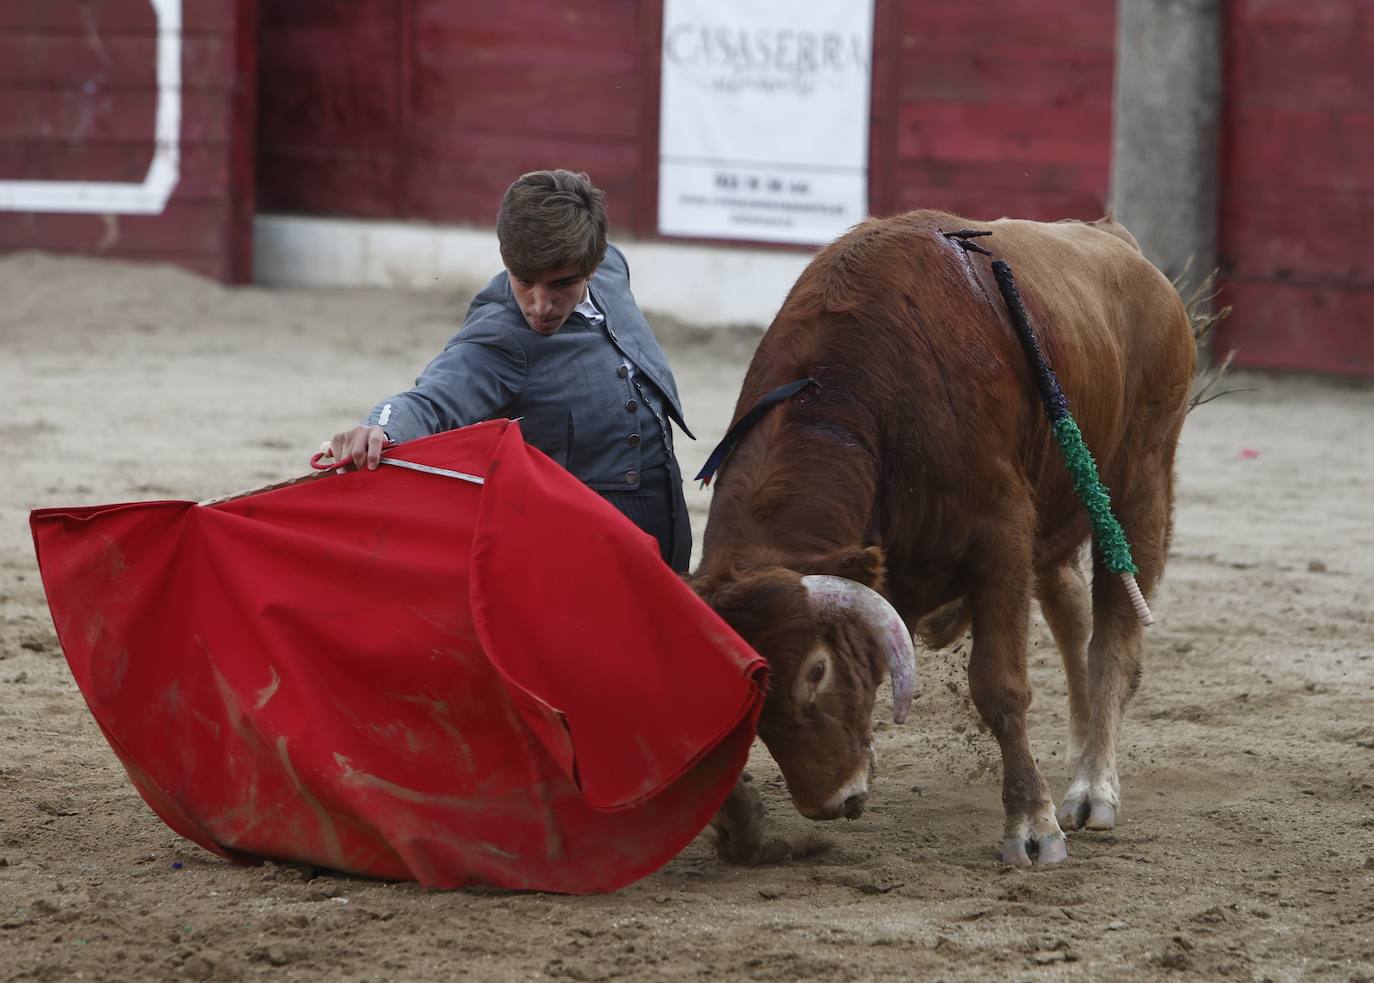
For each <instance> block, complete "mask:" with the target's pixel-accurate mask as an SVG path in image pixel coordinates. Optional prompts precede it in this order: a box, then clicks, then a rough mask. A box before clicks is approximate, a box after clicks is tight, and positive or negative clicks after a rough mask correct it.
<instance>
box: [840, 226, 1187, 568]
mask: <svg viewBox="0 0 1374 983" xmlns="http://www.w3.org/2000/svg"><path fill="white" fill-rule="evenodd" d="M877 224H878V226H879V228H880V229H881V231H882V233H883V234H891V232H892V231H893V230H896V231H897V232H898V237H897V238H898V245H897V246H896V247H895V248H896V249H897V250H899V251H900V252H901V253H902V254H903V260H904V261H905V262H906V265H907V267H908V268H909V270H910V271H911V272H910V277H911V279H910V281H909V285H910V286H909V289H910V290H911V291H912V297H913V301H914V303H913V304H912V313H913V317H912V318H911V319H909V320H908V321H907V322H906V323H893V324H891V325H890V327H889V330H892V331H894V332H898V333H903V334H905V335H907V336H909V338H910V346H911V348H910V351H911V358H912V360H913V373H912V377H913V378H914V379H917V380H919V383H918V386H919V389H917V390H913V397H914V399H915V401H916V404H917V410H916V414H917V415H919V417H920V421H919V422H917V420H916V417H915V416H913V418H912V426H913V428H924V430H925V433H926V434H927V440H928V441H938V442H939V444H940V446H941V447H942V448H944V449H945V450H944V452H942V453H940V454H927V455H926V456H925V459H924V460H923V461H922V464H921V474H922V475H923V476H924V478H925V481H926V484H925V485H924V487H926V488H927V489H931V490H933V489H932V479H933V480H934V484H935V485H937V486H938V487H939V488H941V489H942V490H944V492H945V493H946V494H948V491H949V489H959V488H962V489H963V490H964V491H963V493H964V494H969V491H970V490H971V489H970V485H971V484H972V483H973V482H988V483H992V484H997V483H1002V482H1004V481H1005V479H1006V476H1007V474H1008V472H1016V473H1019V474H1020V475H1021V476H1022V477H1024V479H1025V481H1026V482H1027V483H1028V484H1029V485H1030V486H1031V487H1032V488H1033V492H1034V498H1035V502H1036V506H1037V510H1038V520H1039V521H1038V530H1037V533H1038V538H1039V539H1040V540H1041V542H1042V543H1045V544H1051V543H1054V544H1060V543H1062V544H1073V543H1074V542H1076V541H1078V540H1081V538H1082V536H1083V535H1086V531H1087V524H1086V519H1085V514H1084V511H1083V508H1082V506H1081V503H1079V501H1078V499H1077V497H1076V495H1075V494H1074V492H1073V489H1072V484H1071V479H1070V476H1069V474H1068V472H1067V470H1066V469H1065V467H1064V465H1063V461H1062V457H1061V455H1060V452H1059V449H1058V447H1057V445H1056V444H1055V443H1054V440H1053V436H1052V433H1051V430H1050V428H1049V425H1048V422H1047V421H1046V418H1045V414H1044V410H1043V407H1042V404H1041V401H1040V393H1039V391H1038V387H1037V380H1036V376H1035V373H1034V371H1033V368H1032V366H1031V364H1030V361H1029V357H1028V355H1027V354H1026V352H1025V351H1024V350H1023V348H1022V346H1021V342H1020V339H1019V337H1018V336H1017V335H1016V333H1015V330H1014V328H1013V326H1012V324H1011V321H1010V318H1009V316H1008V314H1007V310H1006V305H1005V302H1004V301H1003V299H1002V297H1001V295H1000V292H999V291H998V288H997V285H996V282H995V279H994V278H993V276H992V274H991V263H992V260H993V259H1002V260H1005V261H1006V262H1007V263H1008V264H1009V265H1010V266H1011V268H1012V270H1013V273H1014V276H1015V278H1016V282H1017V286H1018V290H1019V292H1020V294H1021V296H1022V298H1023V299H1024V300H1025V302H1026V307H1027V309H1028V312H1029V314H1030V318H1031V321H1032V323H1033V325H1034V328H1035V331H1036V335H1037V340H1038V341H1039V344H1040V347H1041V349H1042V351H1043V352H1044V354H1045V356H1046V359H1047V360H1048V362H1049V364H1050V366H1051V368H1052V369H1053V370H1054V372H1055V374H1056V376H1057V377H1058V380H1059V382H1060V385H1061V387H1062V389H1063V391H1064V393H1065V395H1066V396H1067V397H1068V400H1069V408H1070V411H1071V412H1072V413H1073V415H1074V418H1075V420H1076V422H1077V423H1078V425H1079V428H1080V429H1081V430H1082V432H1083V435H1084V440H1085V442H1086V443H1087V445H1088V447H1089V449H1090V450H1091V451H1092V453H1093V455H1094V457H1095V458H1096V460H1097V463H1098V467H1099V470H1100V472H1101V475H1102V478H1103V481H1104V482H1105V483H1106V484H1107V486H1108V487H1109V488H1111V487H1117V486H1120V485H1121V483H1123V482H1125V481H1128V480H1130V477H1131V474H1130V472H1131V467H1132V463H1133V462H1135V461H1139V460H1140V459H1141V458H1142V456H1143V453H1144V448H1145V447H1146V445H1152V444H1154V445H1157V444H1159V443H1161V442H1166V441H1173V440H1175V439H1176V437H1177V432H1178V429H1179V427H1180V426H1181V423H1182V420H1183V416H1184V414H1185V413H1186V407H1187V396H1188V391H1189V389H1190V386H1191V380H1192V376H1193V361H1194V342H1193V338H1192V332H1191V328H1190V325H1189V321H1188V316H1187V313H1186V311H1185V310H1184V307H1183V304H1182V302H1181V301H1180V299H1179V297H1178V293H1177V291H1176V290H1175V289H1174V287H1173V285H1172V284H1170V283H1169V281H1168V279H1167V278H1166V277H1165V276H1164V275H1163V274H1162V273H1160V272H1159V270H1158V269H1156V268H1155V267H1154V266H1153V265H1152V264H1151V263H1150V262H1149V261H1148V260H1146V259H1145V258H1144V256H1143V255H1141V253H1140V252H1139V250H1138V249H1137V248H1136V246H1135V243H1134V239H1133V238H1132V237H1131V236H1130V234H1129V233H1128V232H1126V231H1125V230H1124V229H1123V228H1121V227H1120V226H1119V225H1116V224H1115V223H1108V222H1101V223H1082V222H1055V223H1042V222H1030V221H1023V220H1015V219H999V220H997V221H994V222H977V221H973V220H968V219H963V218H961V217H958V216H953V215H948V214H945V213H940V212H913V213H908V214H906V215H902V216H896V217H894V218H892V219H886V220H881V222H880V223H877ZM884 225H886V226H887V227H886V228H883V226H884ZM961 229H972V230H975V231H987V232H991V233H992V234H991V235H990V236H985V237H978V238H976V239H973V240H972V241H973V242H975V243H977V244H978V245H980V246H982V247H983V248H985V249H987V250H988V251H989V252H991V253H992V254H993V256H992V257H988V256H983V255H978V254H975V253H966V252H965V251H964V250H963V249H962V248H961V247H959V246H958V245H957V244H956V243H954V242H952V241H951V240H950V239H949V238H947V237H945V236H944V235H943V233H944V232H949V231H955V230H961ZM862 231H863V230H862V227H861V228H860V229H858V230H855V232H856V233H860V234H862ZM851 234H854V233H851ZM874 288H875V291H878V290H885V289H886V287H885V285H884V284H882V283H875V284H874ZM870 302H871V303H872V304H873V305H875V306H876V305H878V304H879V303H881V302H882V301H881V300H880V299H879V298H878V296H877V295H876V293H875V296H874V297H873V298H871V301H870ZM932 397H937V399H938V401H941V402H944V403H948V404H953V405H952V406H941V407H939V408H938V409H936V408H935V407H933V405H932V402H933V400H932ZM951 448H954V449H958V450H960V451H962V452H963V454H964V456H963V457H962V458H954V457H950V456H949V449H951ZM975 458H976V459H975ZM940 462H943V465H942V464H941V463H940ZM942 470H943V471H944V472H945V473H944V474H943V476H941V475H940V474H939V472H940V471H942ZM975 500H977V506H978V507H986V506H988V504H989V503H986V502H982V501H981V500H979V499H978V495H977V493H974V494H973V495H971V497H969V498H967V499H965V501H966V502H968V503H969V505H970V506H973V505H974V503H975ZM957 510H958V506H957V504H956V505H954V506H953V507H952V508H951V509H947V510H945V511H944V515H945V516H947V517H948V516H950V515H951V514H953V513H955V512H957ZM924 532H925V534H929V533H930V532H931V530H925V531H924ZM937 538H938V535H937ZM1047 548H1048V549H1050V550H1058V549H1060V548H1061V547H1060V546H1059V545H1049V546H1047ZM1063 548H1068V547H1067V546H1064V547H1063ZM1048 559H1050V560H1051V561H1053V560H1054V559H1057V557H1055V558H1048Z"/></svg>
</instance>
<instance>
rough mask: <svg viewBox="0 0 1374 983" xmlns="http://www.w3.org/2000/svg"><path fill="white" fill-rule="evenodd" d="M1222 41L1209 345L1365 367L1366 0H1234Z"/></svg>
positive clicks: (1370, 331)
mask: <svg viewBox="0 0 1374 983" xmlns="http://www.w3.org/2000/svg"><path fill="white" fill-rule="evenodd" d="M1226 46H1227V63H1226V64H1227V67H1226V74H1225V93H1226V95H1225V110H1224V112H1225V131H1224V134H1223V150H1222V168H1221V172H1222V179H1221V223H1220V239H1221V242H1220V251H1221V262H1222V268H1223V270H1224V271H1225V273H1226V281H1225V284H1224V290H1223V293H1222V300H1223V302H1225V303H1230V304H1232V305H1233V312H1232V315H1231V317H1230V318H1229V319H1227V320H1225V321H1223V322H1222V323H1221V324H1220V325H1219V326H1218V338H1217V346H1218V348H1219V350H1222V351H1224V350H1226V349H1230V348H1234V349H1236V352H1237V354H1236V362H1237V363H1238V364H1243V365H1249V366H1256V367H1264V368H1283V369H1306V370H1315V371H1320V372H1332V373H1341V374H1349V375H1364V376H1374V236H1371V234H1370V233H1371V231H1372V230H1374V57H1371V53H1374V4H1370V3H1368V2H1363V0H1362V2H1345V0H1231V2H1230V4H1229V7H1228V19H1227V35H1226Z"/></svg>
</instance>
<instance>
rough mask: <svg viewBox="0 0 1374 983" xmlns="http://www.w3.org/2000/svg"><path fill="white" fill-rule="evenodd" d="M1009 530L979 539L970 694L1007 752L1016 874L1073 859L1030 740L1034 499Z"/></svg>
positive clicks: (1007, 838) (1013, 511) (1008, 834)
mask: <svg viewBox="0 0 1374 983" xmlns="http://www.w3.org/2000/svg"><path fill="white" fill-rule="evenodd" d="M1007 513H1008V514H1005V516H1004V524H1002V525H1001V526H1000V527H998V528H996V529H994V530H991V531H990V532H989V533H988V535H986V536H984V537H982V538H981V541H980V543H979V555H980V557H981V559H982V561H983V562H984V564H985V566H984V567H983V569H982V570H981V571H980V574H979V578H978V579H979V583H978V586H977V587H976V588H975V589H974V590H973V591H972V592H971V594H970V602H971V606H972V612H973V652H972V654H971V656H970V658H969V666H968V677H969V692H970V694H971V695H972V697H973V703H974V705H975V706H976V707H977V708H978V712H979V713H980V714H981V715H982V717H983V721H984V722H985V723H986V724H987V725H988V728H989V729H990V730H991V731H992V734H993V736H994V737H995V738H997V744H998V747H999V748H1000V749H1001V751H1002V805H1003V808H1004V809H1005V811H1006V826H1005V828H1004V830H1003V835H1002V847H1001V856H1002V862H1003V863H1007V864H1011V865H1013V866H1016V867H1028V866H1030V865H1031V864H1032V863H1035V864H1041V865H1043V864H1055V863H1059V862H1060V861H1062V860H1064V859H1065V858H1067V856H1068V849H1067V847H1066V846H1065V843H1064V834H1063V832H1062V831H1061V830H1060V828H1059V823H1058V822H1056V820H1055V815H1054V803H1053V802H1052V801H1051V800H1050V795H1049V791H1048V789H1047V788H1046V786H1045V780H1044V778H1042V777H1041V775H1040V769H1039V768H1038V767H1037V766H1036V763H1035V758H1034V756H1032V754H1031V748H1030V739H1029V736H1028V735H1027V732H1026V709H1027V707H1029V706H1030V698H1031V694H1030V680H1029V677H1028V675H1027V672H1026V637H1027V629H1028V627H1029V622H1030V597H1031V577H1032V571H1031V544H1030V539H1029V533H1028V532H1027V531H1028V530H1030V529H1032V528H1034V513H1033V511H1032V507H1031V504H1030V499H1029V495H1026V496H1025V497H1024V498H1021V499H1019V500H1018V501H1017V502H1015V503H1014V506H1013V507H1012V508H1010V509H1008V510H1007Z"/></svg>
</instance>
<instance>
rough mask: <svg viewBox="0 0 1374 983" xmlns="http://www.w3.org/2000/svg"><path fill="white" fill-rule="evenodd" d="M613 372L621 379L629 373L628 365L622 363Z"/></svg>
mask: <svg viewBox="0 0 1374 983" xmlns="http://www.w3.org/2000/svg"><path fill="white" fill-rule="evenodd" d="M615 374H616V375H618V376H620V378H622V379H623V378H625V377H626V376H627V375H629V374H630V367H629V366H628V365H622V366H621V367H620V368H618V369H616V370H615Z"/></svg>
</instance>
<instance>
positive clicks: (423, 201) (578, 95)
mask: <svg viewBox="0 0 1374 983" xmlns="http://www.w3.org/2000/svg"><path fill="white" fill-rule="evenodd" d="M659 16H660V13H659V8H658V4H657V3H647V2H643V0H504V2H502V3H491V2H488V0H265V2H264V4H263V9H262V32H261V47H260V55H261V60H262V61H261V73H262V100H261V124H260V130H259V141H260V150H259V156H258V176H259V193H260V202H261V203H260V207H261V208H262V209H263V210H264V211H284V212H303V213H310V214H326V215H353V216H360V217H368V218H381V217H385V218H403V219H422V220H426V221H439V222H472V223H478V224H483V225H493V224H495V220H496V206H497V204H498V202H499V201H500V198H501V195H502V193H503V192H504V191H505V189H506V186H507V185H508V184H509V183H510V182H511V180H512V179H513V178H515V177H516V176H517V175H519V174H521V173H523V172H525V171H529V170H535V169H537V168H543V167H570V168H574V169H578V170H585V171H588V172H589V173H590V174H591V175H592V176H593V178H594V179H595V180H596V182H597V183H598V184H599V185H600V186H601V187H602V188H604V189H605V191H606V193H607V195H608V197H609V201H610V207H611V212H612V220H613V221H614V222H615V223H616V224H617V225H618V226H619V227H621V228H628V229H631V230H634V231H637V232H642V233H648V232H651V231H652V228H653V224H654V216H653V215H652V214H650V213H647V212H646V211H645V209H646V208H648V207H651V206H652V202H653V197H652V195H651V194H650V191H651V189H650V188H649V187H648V186H647V183H648V181H649V180H650V179H652V176H653V175H654V174H655V173H656V169H657V160H656V159H655V158H653V157H652V153H653V147H652V146H651V145H652V144H653V143H655V142H656V139H657V85H658V62H657V53H658V34H659V30H660V29H659V26H658V21H657V18H658V17H659ZM650 109H652V111H653V116H652V118H649V117H648V113H649V111H650Z"/></svg>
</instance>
